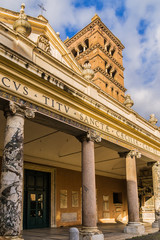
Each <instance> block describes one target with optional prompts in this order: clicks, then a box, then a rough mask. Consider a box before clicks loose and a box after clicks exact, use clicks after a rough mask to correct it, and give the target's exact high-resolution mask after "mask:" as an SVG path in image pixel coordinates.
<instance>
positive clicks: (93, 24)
mask: <svg viewBox="0 0 160 240" xmlns="http://www.w3.org/2000/svg"><path fill="white" fill-rule="evenodd" d="M96 25H98V26H99V27H100V28H101V29H102V30H103V31H104V32H105V33H106V34H107V35H108V36H109V37H110V39H112V41H113V42H114V43H115V44H116V45H117V46H118V47H119V48H120V49H122V50H123V49H124V46H123V44H122V43H121V41H120V40H119V39H118V38H117V37H116V36H115V35H114V34H113V33H112V32H111V31H110V30H109V29H108V28H107V26H106V25H105V24H104V23H102V21H101V20H100V19H99V18H97V19H95V20H94V21H93V22H91V23H89V24H88V25H87V26H86V27H85V28H83V29H82V30H81V31H80V32H78V33H77V34H76V35H75V36H73V37H72V38H71V39H69V40H68V41H66V42H65V44H66V46H67V47H69V46H70V45H71V44H72V43H73V42H75V41H76V40H77V39H79V38H80V37H81V36H83V35H84V34H85V33H86V32H88V31H91V30H92V29H93V27H94V26H96Z"/></svg>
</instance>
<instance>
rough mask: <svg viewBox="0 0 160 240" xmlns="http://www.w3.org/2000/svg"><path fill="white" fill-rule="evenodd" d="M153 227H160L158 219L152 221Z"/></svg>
mask: <svg viewBox="0 0 160 240" xmlns="http://www.w3.org/2000/svg"><path fill="white" fill-rule="evenodd" d="M152 228H159V223H158V220H155V221H154V222H153V223H152Z"/></svg>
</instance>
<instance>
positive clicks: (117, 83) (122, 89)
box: [93, 67, 127, 93]
mask: <svg viewBox="0 0 160 240" xmlns="http://www.w3.org/2000/svg"><path fill="white" fill-rule="evenodd" d="M93 70H94V72H95V73H97V72H100V73H102V74H103V75H104V76H105V77H106V78H107V79H108V80H110V81H111V82H112V83H113V84H115V85H116V86H117V87H118V88H119V89H120V90H121V91H123V92H124V93H125V92H126V91H127V89H126V88H124V87H123V86H122V85H121V84H120V83H119V82H118V81H117V80H115V79H114V78H113V77H111V76H110V75H109V74H108V73H107V72H105V71H104V70H103V69H102V68H100V67H96V68H94V69H93Z"/></svg>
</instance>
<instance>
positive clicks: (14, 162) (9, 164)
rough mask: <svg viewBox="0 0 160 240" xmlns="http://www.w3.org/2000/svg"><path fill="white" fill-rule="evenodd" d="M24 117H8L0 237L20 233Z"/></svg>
mask: <svg viewBox="0 0 160 240" xmlns="http://www.w3.org/2000/svg"><path fill="white" fill-rule="evenodd" d="M23 128H24V116H22V115H19V116H16V115H14V116H11V115H10V116H8V117H7V123H6V132H5V142H4V152H3V159H2V174H1V189H0V202H1V205H0V235H1V236H4V235H6V236H17V235H19V233H20V225H21V205H22V184H23V138H24V134H23Z"/></svg>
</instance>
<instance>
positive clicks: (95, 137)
mask: <svg viewBox="0 0 160 240" xmlns="http://www.w3.org/2000/svg"><path fill="white" fill-rule="evenodd" d="M77 139H78V140H79V141H80V142H83V141H87V142H89V141H92V142H97V143H98V142H101V137H100V135H99V134H98V133H97V132H96V131H94V130H89V131H88V132H87V133H86V134H84V135H81V136H78V137H77Z"/></svg>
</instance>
